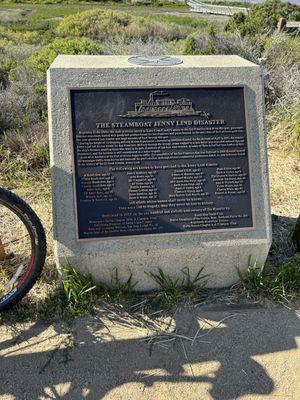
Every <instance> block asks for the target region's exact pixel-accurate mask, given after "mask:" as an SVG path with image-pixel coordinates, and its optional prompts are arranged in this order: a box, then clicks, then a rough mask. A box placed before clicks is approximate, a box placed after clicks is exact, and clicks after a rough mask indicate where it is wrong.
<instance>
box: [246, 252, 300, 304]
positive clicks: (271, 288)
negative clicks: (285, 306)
mask: <svg viewBox="0 0 300 400" xmlns="http://www.w3.org/2000/svg"><path fill="white" fill-rule="evenodd" d="M238 273H239V277H240V280H241V282H242V284H243V286H244V288H245V289H246V290H248V291H250V293H251V294H253V295H254V296H256V297H259V298H268V299H270V300H272V301H275V302H283V301H285V302H289V301H292V300H295V299H299V294H300V254H297V255H295V256H294V257H292V258H291V259H288V260H286V261H284V262H283V263H281V264H280V265H278V266H276V268H274V267H267V266H266V265H261V266H259V265H257V263H256V262H254V264H253V265H251V264H250V260H249V267H248V269H247V274H246V275H245V276H243V275H242V274H241V273H240V271H238Z"/></svg>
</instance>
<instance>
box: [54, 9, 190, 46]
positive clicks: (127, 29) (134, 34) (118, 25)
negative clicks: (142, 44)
mask: <svg viewBox="0 0 300 400" xmlns="http://www.w3.org/2000/svg"><path fill="white" fill-rule="evenodd" d="M56 32H57V34H58V35H59V36H61V37H70V36H77V37H78V36H79V37H88V38H90V39H94V40H95V39H96V40H101V41H102V40H105V39H106V38H108V37H110V38H113V37H120V36H121V37H124V38H127V39H132V38H138V39H141V40H143V41H146V40H148V39H149V38H153V37H160V38H163V39H165V40H173V39H180V38H183V37H184V36H185V35H186V32H185V30H184V29H183V28H181V27H180V26H179V25H176V24H174V23H162V22H159V21H155V20H153V19H151V18H148V17H137V16H134V15H131V14H127V13H124V12H117V11H98V10H97V11H94V10H92V11H85V12H81V13H78V14H75V15H71V16H69V17H66V18H64V19H63V20H62V21H61V22H60V23H59V24H58V26H57V28H56Z"/></svg>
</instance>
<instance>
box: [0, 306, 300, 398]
mask: <svg viewBox="0 0 300 400" xmlns="http://www.w3.org/2000/svg"><path fill="white" fill-rule="evenodd" d="M1 329H2V330H1ZM3 329H4V327H3V328H0V334H1V337H2V339H1V342H0V376H1V383H0V398H1V399H22V400H25V399H30V400H34V399H41V400H44V399H72V400H76V399H113V400H117V399H126V400H127V399H130V400H135V399H174V400H175V399H182V398H184V397H185V398H187V399H189V400H190V399H213V400H229V399H239V398H242V397H243V396H245V397H243V399H246V398H247V399H248V398H249V399H257V398H261V397H259V395H261V396H262V397H263V396H265V395H271V394H273V393H275V389H276V390H277V389H278V388H279V390H280V395H281V396H282V398H289V399H290V398H292V399H294V398H295V399H296V398H297V397H296V396H297V394H296V393H297V392H296V391H297V389H296V388H294V385H296V382H297V379H298V377H297V374H298V373H299V365H297V360H298V361H299V352H298V351H297V342H296V337H297V336H299V335H300V321H299V316H298V315H297V313H296V312H295V311H291V310H285V309H278V308H271V309H260V308H252V309H250V308H245V309H236V310H234V309H231V308H228V307H225V306H222V305H215V306H206V307H203V306H202V307H196V308H194V309H192V310H182V311H179V312H177V313H176V314H175V315H174V316H173V317H172V326H171V328H170V332H169V333H168V334H164V335H161V334H157V333H156V334H153V333H152V334H151V335H150V336H148V335H147V333H146V332H145V331H143V329H142V328H139V327H138V326H131V327H128V326H127V327H125V326H124V321H120V323H119V324H116V323H114V324H108V325H106V324H104V323H103V322H101V320H99V319H98V318H96V317H94V318H92V317H88V318H83V319H78V320H75V321H74V323H73V324H72V326H69V327H68V326H66V325H63V324H53V325H43V324H41V323H38V324H35V325H32V326H30V327H28V329H25V330H24V327H23V330H22V331H20V332H15V333H14V334H13V333H11V332H10V333H9V332H7V331H6V334H5V333H4V330H3ZM5 335H6V336H5ZM298 364H299V363H298ZM293 390H295V393H294V392H293ZM276 393H277V392H276ZM293 393H294V394H293ZM247 395H248V396H249V397H248V396H247ZM294 396H295V397H294ZM270 397H271V398H273V396H270Z"/></svg>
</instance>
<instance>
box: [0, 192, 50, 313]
mask: <svg viewBox="0 0 300 400" xmlns="http://www.w3.org/2000/svg"><path fill="white" fill-rule="evenodd" d="M45 256H46V237H45V232H44V229H43V227H42V224H41V222H40V220H39V218H38V217H37V215H36V214H35V212H34V211H33V210H32V209H31V208H30V207H29V206H28V204H26V203H25V202H24V201H23V200H22V199H21V198H20V197H18V196H16V195H15V194H13V193H12V192H10V191H8V190H6V189H3V188H1V187H0V311H3V310H5V309H7V308H10V307H11V306H13V305H14V304H15V303H16V302H18V301H19V300H20V299H21V298H22V297H23V296H25V294H26V293H27V292H28V291H29V290H30V289H31V288H32V286H33V285H34V283H35V282H36V280H37V278H38V277H39V275H40V274H41V271H42V268H43V266H44V262H45Z"/></svg>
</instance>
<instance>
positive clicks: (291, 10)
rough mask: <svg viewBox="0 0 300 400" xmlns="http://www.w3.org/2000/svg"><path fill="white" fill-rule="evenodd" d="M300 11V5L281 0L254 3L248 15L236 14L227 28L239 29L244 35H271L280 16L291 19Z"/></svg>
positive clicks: (228, 29)
mask: <svg viewBox="0 0 300 400" xmlns="http://www.w3.org/2000/svg"><path fill="white" fill-rule="evenodd" d="M299 11H300V7H299V6H297V5H295V4H291V3H285V2H281V1H280V0H267V1H265V2H264V3H261V4H252V5H251V6H250V8H249V12H248V14H247V15H245V14H244V13H243V12H239V13H237V14H234V15H233V16H232V17H231V19H230V21H229V22H228V24H227V25H226V27H225V30H227V31H230V32H235V31H237V30H238V31H239V32H240V34H241V35H242V36H245V35H253V36H254V35H256V34H258V33H266V34H269V35H270V34H272V33H273V32H274V30H275V29H276V26H277V23H278V21H279V19H280V18H286V19H289V18H291V16H292V15H293V14H297V13H298V12H299Z"/></svg>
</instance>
